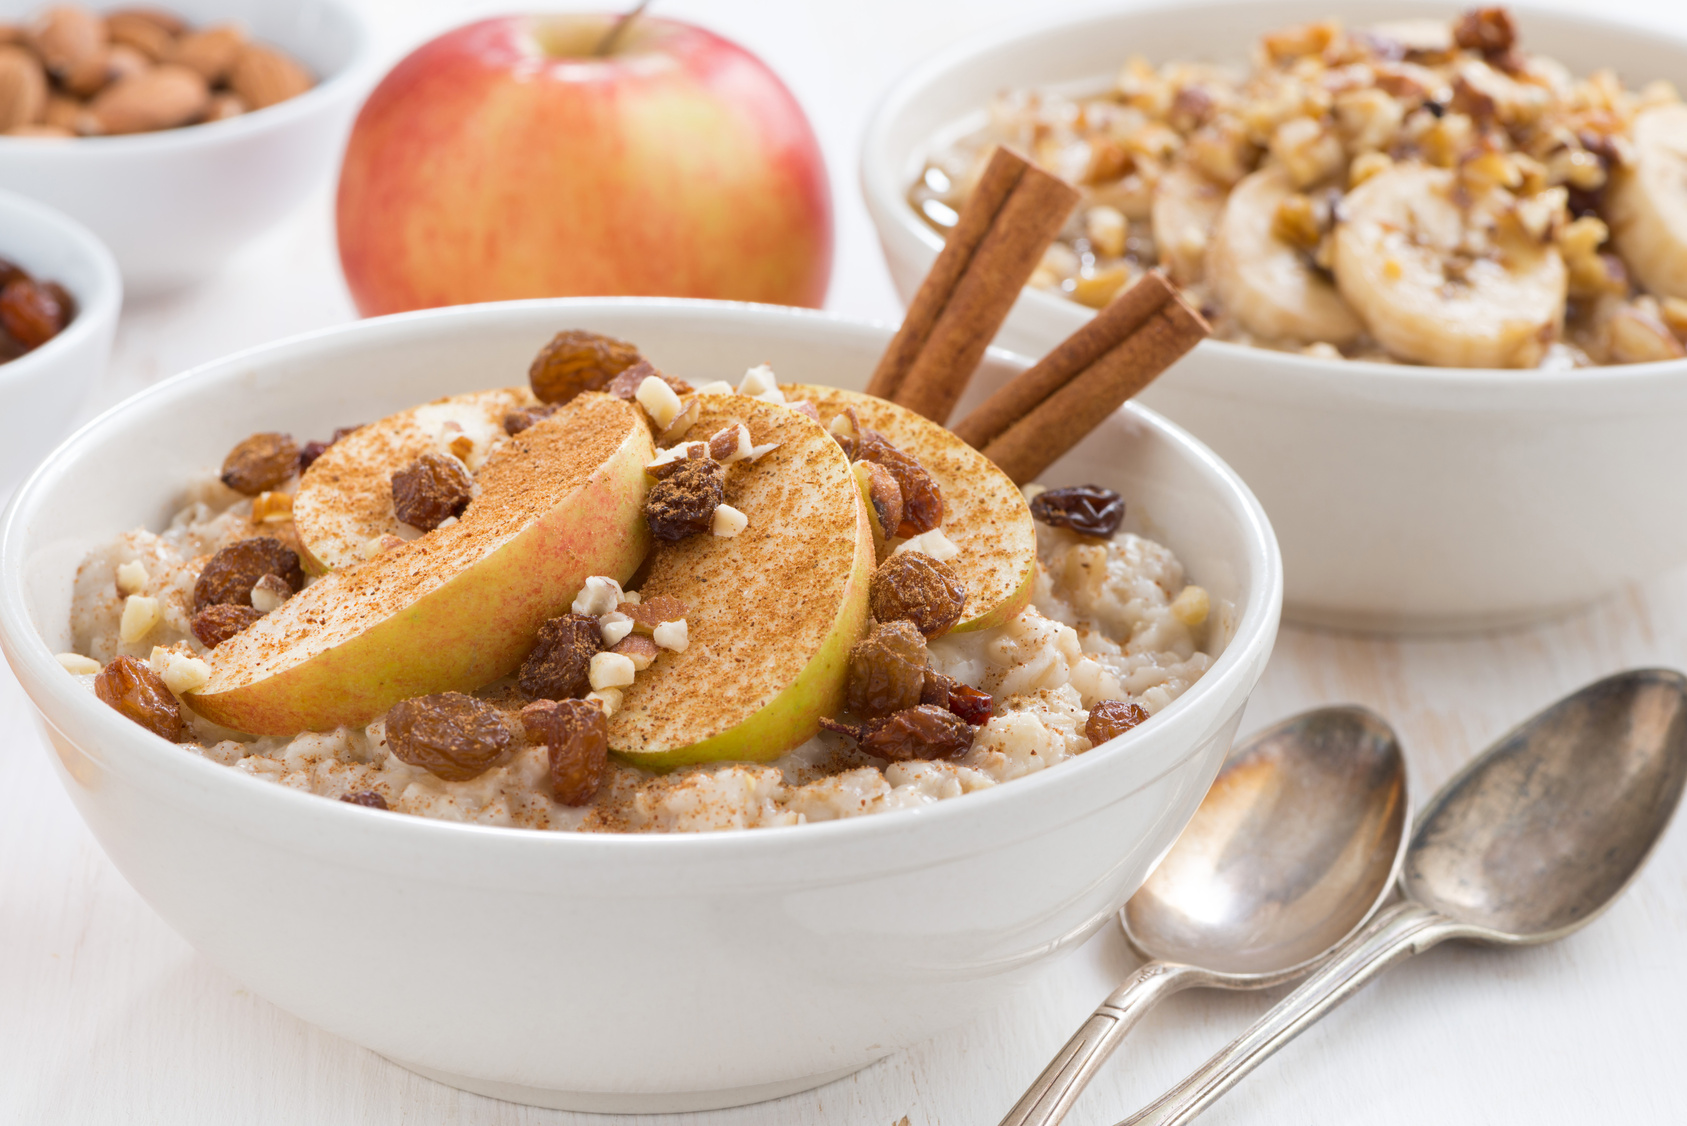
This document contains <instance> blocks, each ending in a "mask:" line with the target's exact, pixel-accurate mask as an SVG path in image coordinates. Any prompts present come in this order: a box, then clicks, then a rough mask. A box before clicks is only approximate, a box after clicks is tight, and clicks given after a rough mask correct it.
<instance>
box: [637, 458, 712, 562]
mask: <svg viewBox="0 0 1687 1126" xmlns="http://www.w3.org/2000/svg"><path fill="white" fill-rule="evenodd" d="M725 495H726V470H725V469H724V468H722V466H721V464H720V463H719V462H717V461H715V460H713V459H712V458H701V459H697V460H692V461H685V462H681V463H680V465H679V468H677V469H675V470H674V471H673V472H672V473H670V474H669V475H668V476H666V477H664V478H663V479H662V480H660V481H657V482H656V484H655V485H653V486H652V487H651V489H650V492H649V493H648V494H647V495H646V496H645V499H644V521H645V523H646V524H648V525H649V527H650V534H651V535H653V536H655V537H656V538H657V539H659V540H666V541H668V542H670V543H672V542H675V541H678V540H682V539H685V538H687V537H688V536H695V535H700V534H702V533H704V532H707V531H708V530H709V528H710V526H711V524H712V522H713V518H714V512H715V508H716V506H717V505H719V504H720V503H721V501H722V499H723V498H724V497H725Z"/></svg>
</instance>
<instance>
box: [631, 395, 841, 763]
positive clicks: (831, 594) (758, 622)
mask: <svg viewBox="0 0 1687 1126" xmlns="http://www.w3.org/2000/svg"><path fill="white" fill-rule="evenodd" d="M700 404H701V405H700V417H699V418H698V420H697V423H696V425H695V426H694V427H693V428H692V430H691V435H692V436H693V437H703V438H707V437H709V436H710V435H713V434H715V433H718V432H719V431H721V430H723V429H726V428H727V427H730V426H733V425H736V424H737V423H740V422H742V423H744V424H745V425H746V426H748V427H749V431H750V434H751V436H752V438H753V439H754V441H755V442H756V443H757V444H758V445H761V444H767V443H777V445H776V447H775V448H774V449H773V450H771V451H770V452H768V453H766V454H764V455H762V456H761V457H760V458H758V459H757V460H755V461H743V462H737V463H734V464H733V465H731V466H729V468H728V472H727V478H726V503H727V504H729V505H731V506H732V507H734V508H736V509H738V510H739V511H740V512H743V513H744V514H745V515H746V516H747V517H749V523H748V524H747V525H746V526H745V527H744V529H743V530H742V531H740V532H739V533H738V534H737V535H735V536H732V537H731V538H724V537H720V536H712V535H699V536H692V537H691V538H689V539H684V540H680V541H679V542H677V543H660V542H658V543H657V544H656V545H655V546H654V547H653V548H652V549H651V553H650V559H649V561H648V562H647V564H646V567H645V573H644V575H643V577H642V578H641V580H640V581H639V584H638V586H639V593H640V594H641V595H642V596H643V598H644V600H645V601H646V602H649V601H651V600H653V599H655V598H659V597H662V596H670V597H673V598H676V599H678V600H679V601H680V602H682V603H684V604H685V606H686V607H687V612H686V629H687V635H688V643H687V646H686V648H685V650H684V651H683V652H678V653H676V652H669V651H664V652H662V653H661V655H660V656H658V657H657V658H656V660H655V662H654V663H653V664H651V666H650V667H649V668H648V669H645V670H644V671H642V672H640V673H639V674H638V677H637V679H636V680H634V682H633V684H632V685H631V687H629V688H626V689H625V690H624V692H623V696H622V700H621V706H620V707H619V708H618V709H617V710H616V712H615V714H614V715H613V716H611V717H610V719H609V746H610V749H611V750H614V751H615V752H617V753H618V754H620V755H621V756H623V757H624V758H626V759H628V760H631V761H633V762H636V763H638V764H639V765H640V766H646V767H650V768H652V769H658V770H666V769H669V768H671V767H675V766H682V765H685V764H687V763H694V762H710V761H717V760H722V759H750V760H756V761H766V760H768V759H773V758H777V757H778V756H779V755H781V754H783V753H784V752H785V751H787V750H789V749H790V748H792V747H794V746H796V745H798V744H799V743H802V742H803V741H804V740H806V739H809V738H810V737H812V736H813V735H814V733H815V732H816V731H818V730H819V727H820V717H821V716H829V715H835V714H837V712H838V710H839V708H840V707H841V706H842V703H843V689H844V678H845V676H846V674H847V672H848V668H849V650H850V647H851V646H852V645H854V644H855V642H856V641H857V640H859V639H860V637H861V634H862V633H863V631H864V630H865V628H866V624H867V587H868V584H869V583H870V582H871V581H872V574H873V562H874V560H873V536H872V531H871V529H870V528H869V527H868V523H867V513H866V511H865V509H864V507H863V505H862V503H861V498H860V494H859V492H857V490H856V486H855V475H854V473H853V472H852V471H851V470H850V466H849V461H848V459H847V458H845V457H844V455H843V451H842V450H841V449H840V448H839V447H838V444H837V442H836V441H834V440H833V439H832V437H831V435H829V434H827V433H826V431H825V430H823V429H821V428H820V427H819V426H818V425H816V424H815V423H814V422H813V421H812V420H810V419H809V418H808V417H807V416H806V415H802V414H799V413H797V412H796V411H792V410H787V409H786V408H784V407H782V406H778V405H775V404H772V403H766V402H761V401H759V400H756V399H751V398H749V397H747V396H743V395H705V396H701V397H700Z"/></svg>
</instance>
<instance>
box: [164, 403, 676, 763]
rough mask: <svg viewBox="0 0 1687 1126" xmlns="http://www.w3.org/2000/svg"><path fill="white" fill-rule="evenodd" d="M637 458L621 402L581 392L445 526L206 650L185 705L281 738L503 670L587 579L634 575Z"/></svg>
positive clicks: (637, 428)
mask: <svg viewBox="0 0 1687 1126" xmlns="http://www.w3.org/2000/svg"><path fill="white" fill-rule="evenodd" d="M652 455H653V449H652V446H651V442H650V431H649V429H648V428H647V427H646V426H645V424H644V420H643V418H642V417H641V415H640V413H639V411H638V408H637V407H635V406H633V405H632V404H630V403H626V402H623V401H621V400H619V399H614V398H611V397H609V396H608V395H603V394H598V393H589V394H586V395H581V396H580V397H579V398H577V399H575V400H574V401H573V402H571V403H569V404H568V405H567V406H565V407H564V408H562V409H561V410H559V411H558V412H557V413H556V414H554V415H552V416H550V417H549V418H547V419H545V420H544V421H542V422H540V423H538V424H537V425H535V426H533V427H531V428H529V429H527V430H525V431H523V432H522V433H521V434H519V435H517V436H516V437H515V438H512V439H510V440H509V441H508V442H505V443H503V444H502V445H500V446H499V447H498V448H497V449H496V450H494V451H493V452H492V454H491V455H490V456H489V457H488V458H487V459H486V463H485V465H483V466H482V467H481V470H480V473H479V474H478V476H477V483H478V486H479V496H477V497H476V498H475V499H474V500H473V501H471V502H470V504H469V506H468V508H467V509H465V510H464V512H463V514H462V516H461V517H460V518H459V519H458V521H457V522H456V523H455V524H449V525H446V526H443V527H440V528H436V529H435V530H434V531H431V532H429V533H428V534H426V535H424V536H422V537H421V538H420V539H416V540H411V541H409V542H407V543H400V544H396V545H394V546H392V547H390V548H389V549H387V550H386V551H383V552H381V553H380V554H378V555H376V556H375V557H374V558H372V559H368V560H364V561H361V562H359V563H357V564H356V565H353V566H349V567H346V568H345V569H343V570H336V571H333V572H332V573H330V574H328V575H327V576H325V577H323V578H321V579H319V580H317V581H316V582H314V583H312V584H310V585H309V586H307V587H306V588H305V589H304V590H303V591H301V592H299V593H298V594H296V595H294V596H293V597H292V598H290V599H288V600H287V601H286V602H284V603H282V604H281V606H280V607H279V608H278V609H276V610H273V611H271V612H270V613H269V614H266V615H265V616H264V617H262V618H260V619H259V620H258V621H257V622H256V623H255V624H253V625H252V626H251V627H250V628H248V629H247V630H245V631H244V632H243V633H240V634H237V635H235V636H234V637H233V638H231V639H230V640H228V641H225V642H223V643H222V644H221V645H219V646H217V647H216V648H215V649H213V650H212V651H211V655H210V665H211V677H210V680H209V681H208V682H207V683H206V684H205V686H204V687H203V688H201V689H200V690H199V691H198V692H195V693H193V694H191V695H190V696H188V697H187V699H188V703H189V704H190V705H192V707H193V708H194V710H195V711H198V712H199V713H200V714H202V715H204V716H206V717H207V718H209V719H212V720H215V721H216V722H218V723H221V724H223V725H225V726H228V727H232V728H235V729H236V730H240V731H248V732H252V733H255V734H265V735H285V734H291V733H293V732H297V731H324V730H328V729H331V728H334V727H338V726H340V725H342V724H359V723H365V722H367V721H369V720H371V719H373V718H374V717H376V716H378V715H380V714H381V713H382V712H384V711H385V710H386V709H387V708H389V707H390V706H392V705H393V704H394V703H396V702H397V701H399V700H402V699H406V698H407V697H410V696H418V695H424V694H426V693H430V692H445V691H452V690H456V691H465V692H466V691H471V690H473V689H475V688H478V687H480V686H481V685H483V684H486V683H487V682H488V681H491V680H494V679H496V678H498V677H500V676H504V675H506V674H508V673H510V672H512V671H514V670H515V668H516V667H517V666H519V665H520V664H521V660H522V658H523V656H525V655H526V653H527V651H528V649H529V648H531V647H532V645H533V635H534V633H535V632H536V631H537V630H538V628H539V624H540V623H541V622H543V621H544V620H545V619H547V618H551V617H555V616H556V615H558V614H562V613H566V612H567V610H568V607H569V604H570V603H571V602H573V600H574V596H575V595H576V594H578V593H579V591H580V588H581V587H582V586H583V585H584V583H585V580H586V578H587V577H588V576H590V575H610V576H613V577H615V578H616V579H618V580H621V581H625V580H626V579H628V578H630V577H631V576H632V574H633V572H634V571H635V570H636V569H637V568H638V565H639V563H640V561H641V560H642V559H643V558H644V555H645V552H646V550H647V548H648V545H649V542H650V538H649V533H648V532H647V531H646V529H645V526H644V519H643V507H644V495H645V492H646V489H647V486H648V482H647V478H646V477H645V475H644V466H645V464H646V463H647V462H649V461H650V459H651V457H652Z"/></svg>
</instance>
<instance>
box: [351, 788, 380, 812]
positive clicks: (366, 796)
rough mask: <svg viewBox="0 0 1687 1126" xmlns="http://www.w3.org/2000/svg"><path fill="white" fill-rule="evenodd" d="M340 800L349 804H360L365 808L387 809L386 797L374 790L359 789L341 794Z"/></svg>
mask: <svg viewBox="0 0 1687 1126" xmlns="http://www.w3.org/2000/svg"><path fill="white" fill-rule="evenodd" d="M340 800H341V801H343V802H347V803H349V804H351V805H361V806H363V807H364V808H365V809H387V808H389V807H388V805H387V799H386V798H383V797H382V796H381V795H380V794H377V793H376V792H375V791H374V790H361V791H359V792H358V793H355V794H341V795H340Z"/></svg>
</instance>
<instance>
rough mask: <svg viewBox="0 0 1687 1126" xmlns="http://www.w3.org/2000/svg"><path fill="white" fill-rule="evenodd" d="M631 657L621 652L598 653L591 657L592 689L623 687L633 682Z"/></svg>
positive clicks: (633, 670) (634, 670) (633, 671)
mask: <svg viewBox="0 0 1687 1126" xmlns="http://www.w3.org/2000/svg"><path fill="white" fill-rule="evenodd" d="M636 671H637V670H636V669H635V668H634V667H633V659H632V658H631V657H628V656H626V655H624V654H621V653H599V654H597V655H596V656H594V657H593V658H592V664H591V672H590V678H591V684H592V689H593V690H594V691H601V690H602V689H605V688H625V687H626V686H627V685H629V684H631V683H632V682H633V674H634V673H635V672H636Z"/></svg>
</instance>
